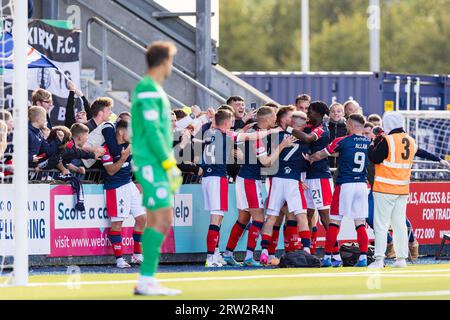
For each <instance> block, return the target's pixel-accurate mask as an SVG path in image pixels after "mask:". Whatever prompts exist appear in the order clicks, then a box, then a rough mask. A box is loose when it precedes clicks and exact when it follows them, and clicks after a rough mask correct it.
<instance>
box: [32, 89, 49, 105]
mask: <svg viewBox="0 0 450 320" xmlns="http://www.w3.org/2000/svg"><path fill="white" fill-rule="evenodd" d="M51 97H52V94H51V93H50V91H47V90H45V89H42V88H39V89H36V90H34V91H33V94H32V95H31V100H32V103H33V105H36V104H37V102H42V101H44V100H48V99H50V98H51Z"/></svg>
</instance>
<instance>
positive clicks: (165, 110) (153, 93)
mask: <svg viewBox="0 0 450 320" xmlns="http://www.w3.org/2000/svg"><path fill="white" fill-rule="evenodd" d="M176 52H177V49H176V47H175V46H174V45H173V44H172V43H169V42H162V41H158V42H154V43H153V44H151V45H150V46H149V47H148V49H147V53H146V60H147V66H148V72H147V74H146V76H145V77H144V78H143V79H142V80H141V81H139V83H138V84H137V86H136V88H135V90H134V92H133V96H132V106H131V119H132V120H131V128H132V140H131V145H132V149H133V171H134V174H135V176H136V179H137V181H138V183H139V184H140V185H141V186H142V193H143V205H144V207H145V208H146V212H147V227H146V228H145V230H144V233H143V235H142V253H143V256H144V261H143V262H142V264H141V269H140V277H139V280H138V283H137V285H136V287H135V289H134V294H137V295H147V296H154V295H158V296H159V295H164V296H168V295H178V294H181V291H180V290H175V289H170V288H166V287H163V286H161V285H160V284H159V283H158V281H157V280H156V278H155V277H154V274H155V272H156V270H157V268H158V263H159V257H160V250H161V245H162V243H163V240H164V237H165V235H166V233H167V232H168V231H169V230H170V228H171V223H172V219H173V198H174V193H175V192H176V191H177V190H178V188H179V187H180V185H181V183H182V177H181V172H180V170H179V169H178V168H177V164H176V160H175V158H174V156H173V149H172V143H173V137H172V124H171V110H170V103H169V100H168V97H167V95H166V93H165V92H164V90H163V88H162V87H161V85H162V83H163V82H164V81H165V80H166V79H167V78H168V77H169V75H170V73H171V70H172V62H173V57H174V55H175V54H176Z"/></svg>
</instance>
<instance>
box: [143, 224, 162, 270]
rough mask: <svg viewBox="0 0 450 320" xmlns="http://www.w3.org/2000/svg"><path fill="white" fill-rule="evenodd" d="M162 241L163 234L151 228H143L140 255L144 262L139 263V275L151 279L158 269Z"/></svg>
mask: <svg viewBox="0 0 450 320" xmlns="http://www.w3.org/2000/svg"><path fill="white" fill-rule="evenodd" d="M163 241H164V234H162V233H161V232H159V231H156V230H155V229H153V228H145V231H144V234H143V235H142V253H143V255H144V261H143V262H142V263H141V275H143V276H149V277H152V276H153V275H154V274H155V272H156V270H157V269H158V263H159V254H160V252H161V245H162V242H163Z"/></svg>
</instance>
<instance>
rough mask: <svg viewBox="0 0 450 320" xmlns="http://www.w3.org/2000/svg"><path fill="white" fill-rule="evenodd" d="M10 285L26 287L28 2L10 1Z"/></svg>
mask: <svg viewBox="0 0 450 320" xmlns="http://www.w3.org/2000/svg"><path fill="white" fill-rule="evenodd" d="M13 5H14V6H13V11H14V12H13V22H14V24H13V29H12V34H13V39H14V60H13V62H14V72H13V99H14V145H15V146H21V147H20V148H17V147H16V148H14V167H15V168H14V178H13V183H14V185H13V188H14V226H15V228H14V242H15V246H14V282H13V284H14V285H16V286H25V285H27V284H28V232H27V229H28V208H27V201H28V154H27V152H28V147H27V146H28V112H27V110H28V89H27V85H28V81H27V71H28V63H27V45H28V1H23V0H14V1H13Z"/></svg>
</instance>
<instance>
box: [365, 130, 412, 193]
mask: <svg viewBox="0 0 450 320" xmlns="http://www.w3.org/2000/svg"><path fill="white" fill-rule="evenodd" d="M384 138H385V140H386V142H387V144H388V149H389V151H388V156H387V158H386V159H384V161H383V162H382V163H380V164H376V165H375V180H374V186H373V191H374V192H381V193H389V194H399V195H407V194H409V179H410V177H411V167H412V165H413V160H414V155H415V154H416V152H417V144H416V142H415V141H414V139H413V138H411V137H410V136H409V135H407V134H406V133H403V132H401V133H394V134H390V135H387V136H385V137H384Z"/></svg>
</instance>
